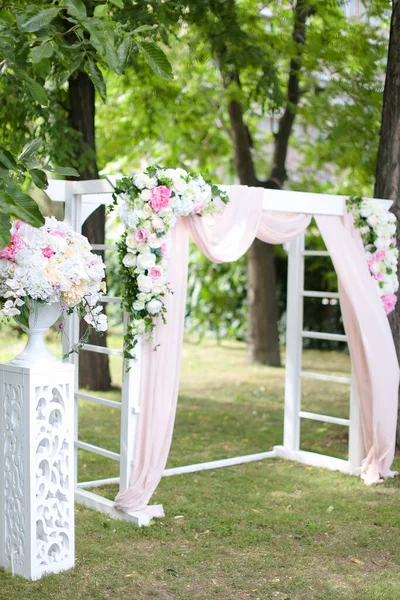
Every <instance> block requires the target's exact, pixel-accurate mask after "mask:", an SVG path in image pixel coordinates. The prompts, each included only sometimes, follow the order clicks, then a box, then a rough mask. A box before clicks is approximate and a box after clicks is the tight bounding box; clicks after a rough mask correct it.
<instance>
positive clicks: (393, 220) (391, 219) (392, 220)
mask: <svg viewBox="0 0 400 600" xmlns="http://www.w3.org/2000/svg"><path fill="white" fill-rule="evenodd" d="M388 220H389V223H396V220H397V219H396V215H394V214H393V213H391V212H390V213H388Z"/></svg>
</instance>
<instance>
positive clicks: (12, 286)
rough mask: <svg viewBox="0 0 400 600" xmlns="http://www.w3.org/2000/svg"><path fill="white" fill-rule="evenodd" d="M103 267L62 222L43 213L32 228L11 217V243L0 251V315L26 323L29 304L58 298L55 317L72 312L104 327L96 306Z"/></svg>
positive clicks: (82, 239)
mask: <svg viewBox="0 0 400 600" xmlns="http://www.w3.org/2000/svg"><path fill="white" fill-rule="evenodd" d="M104 270H105V265H104V263H103V261H102V259H101V257H100V256H98V255H96V254H93V253H92V252H91V246H90V244H89V242H88V240H87V239H86V238H85V237H84V236H82V235H80V234H78V233H76V232H74V231H73V230H72V229H71V228H70V227H69V226H68V225H66V224H65V223H61V222H59V221H57V220H56V219H55V218H54V217H47V218H46V220H45V224H44V225H43V226H42V227H40V228H38V229H36V228H34V227H31V226H30V225H28V224H27V223H24V222H23V221H15V222H14V223H13V224H12V227H11V242H10V243H9V244H8V246H6V247H5V248H3V249H2V250H1V251H0V317H14V319H15V320H16V321H17V322H19V323H21V324H22V325H25V326H28V323H29V315H30V313H31V312H32V311H33V310H34V307H35V303H37V302H40V303H44V304H54V303H57V302H59V303H60V304H61V307H60V314H61V315H63V314H65V313H66V314H72V313H73V312H74V311H77V312H78V313H79V315H80V316H82V317H84V319H85V321H86V322H87V323H88V325H89V327H91V328H94V329H96V330H97V331H105V330H106V329H107V317H106V315H105V314H103V313H102V306H101V305H100V304H99V301H100V299H101V297H102V295H103V293H105V291H106V286H105V281H104V280H103V279H104ZM59 328H60V329H63V328H64V323H63V322H61V323H60V325H59ZM75 349H76V348H75Z"/></svg>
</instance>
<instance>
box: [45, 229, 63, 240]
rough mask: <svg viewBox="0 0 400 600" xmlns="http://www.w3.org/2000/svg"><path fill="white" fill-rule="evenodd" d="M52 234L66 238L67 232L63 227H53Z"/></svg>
mask: <svg viewBox="0 0 400 600" xmlns="http://www.w3.org/2000/svg"><path fill="white" fill-rule="evenodd" d="M49 233H50V235H54V236H55V237H60V238H64V239H65V238H66V237H67V234H66V232H65V231H61V229H53V231H50V232H49Z"/></svg>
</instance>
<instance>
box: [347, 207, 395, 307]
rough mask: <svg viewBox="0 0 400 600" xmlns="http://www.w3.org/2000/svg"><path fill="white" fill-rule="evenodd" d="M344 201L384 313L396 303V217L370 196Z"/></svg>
mask: <svg viewBox="0 0 400 600" xmlns="http://www.w3.org/2000/svg"><path fill="white" fill-rule="evenodd" d="M346 204H347V207H348V209H349V212H350V213H351V214H352V215H353V218H354V224H355V226H356V227H358V228H359V230H360V233H361V237H362V240H363V243H364V248H365V257H366V259H367V262H368V267H369V270H370V273H371V275H372V277H373V281H374V283H375V285H376V288H377V290H378V293H379V295H380V297H381V299H382V302H383V307H384V309H385V312H386V314H387V315H388V314H389V313H391V312H392V311H393V310H394V308H395V306H396V302H397V296H396V292H397V290H398V289H399V280H398V277H397V262H398V258H399V251H398V249H397V247H396V243H397V242H396V217H395V215H394V214H393V213H390V212H388V211H387V210H385V209H384V208H383V206H382V205H381V204H379V202H377V201H374V200H364V199H363V198H359V197H351V198H349V199H348V200H347V201H346Z"/></svg>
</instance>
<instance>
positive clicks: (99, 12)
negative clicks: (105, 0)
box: [93, 4, 108, 18]
mask: <svg viewBox="0 0 400 600" xmlns="http://www.w3.org/2000/svg"><path fill="white" fill-rule="evenodd" d="M107 12H108V6H107V4H98V5H97V6H96V8H95V9H94V13H93V16H94V17H99V18H101V17H106V16H107Z"/></svg>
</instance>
